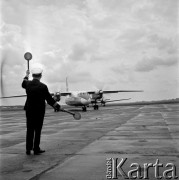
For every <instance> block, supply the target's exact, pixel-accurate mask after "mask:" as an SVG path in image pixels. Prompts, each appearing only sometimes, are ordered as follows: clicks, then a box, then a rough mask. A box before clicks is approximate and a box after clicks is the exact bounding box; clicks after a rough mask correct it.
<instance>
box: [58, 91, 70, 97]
mask: <svg viewBox="0 0 179 180" xmlns="http://www.w3.org/2000/svg"><path fill="white" fill-rule="evenodd" d="M60 95H61V96H67V95H71V92H64V93H60Z"/></svg>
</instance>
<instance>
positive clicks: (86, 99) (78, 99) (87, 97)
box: [52, 78, 142, 111]
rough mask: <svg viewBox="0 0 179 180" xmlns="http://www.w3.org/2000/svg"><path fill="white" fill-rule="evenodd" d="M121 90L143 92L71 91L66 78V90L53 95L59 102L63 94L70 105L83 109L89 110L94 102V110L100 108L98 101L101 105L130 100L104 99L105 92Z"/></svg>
mask: <svg viewBox="0 0 179 180" xmlns="http://www.w3.org/2000/svg"><path fill="white" fill-rule="evenodd" d="M119 92H142V91H141V90H117V91H102V90H98V91H71V92H69V90H68V80H67V78H66V92H64V93H60V92H56V93H54V94H52V97H53V98H54V99H55V100H56V101H57V102H59V101H60V100H61V96H66V98H65V103H66V104H67V105H69V106H75V107H82V110H83V111H86V110H87V107H89V105H90V104H92V106H93V108H94V110H98V109H99V106H98V103H101V105H103V106H105V105H106V103H108V102H115V101H123V100H129V99H131V98H128V99H118V100H110V99H104V98H103V94H109V93H119Z"/></svg>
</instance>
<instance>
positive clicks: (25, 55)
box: [24, 52, 32, 61]
mask: <svg viewBox="0 0 179 180" xmlns="http://www.w3.org/2000/svg"><path fill="white" fill-rule="evenodd" d="M24 58H25V59H26V60H27V61H29V60H31V59H32V54H31V53H30V52H26V53H25V54H24Z"/></svg>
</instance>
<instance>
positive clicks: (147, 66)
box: [135, 57, 178, 72]
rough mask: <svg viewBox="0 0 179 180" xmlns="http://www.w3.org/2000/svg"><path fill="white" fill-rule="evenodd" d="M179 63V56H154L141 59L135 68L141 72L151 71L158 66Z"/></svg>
mask: <svg viewBox="0 0 179 180" xmlns="http://www.w3.org/2000/svg"><path fill="white" fill-rule="evenodd" d="M176 64H178V58H177V57H168V58H159V57H153V58H143V59H142V60H141V61H139V62H138V63H137V64H136V66H135V70H136V71H139V72H149V71H152V70H155V69H156V68H158V67H162V66H164V67H170V66H174V65H176Z"/></svg>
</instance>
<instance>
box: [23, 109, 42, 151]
mask: <svg viewBox="0 0 179 180" xmlns="http://www.w3.org/2000/svg"><path fill="white" fill-rule="evenodd" d="M26 118H27V122H26V126H27V132H26V150H34V151H38V150H39V149H40V137H41V130H42V126H43V120H44V113H43V112H41V113H39V112H29V111H26Z"/></svg>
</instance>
